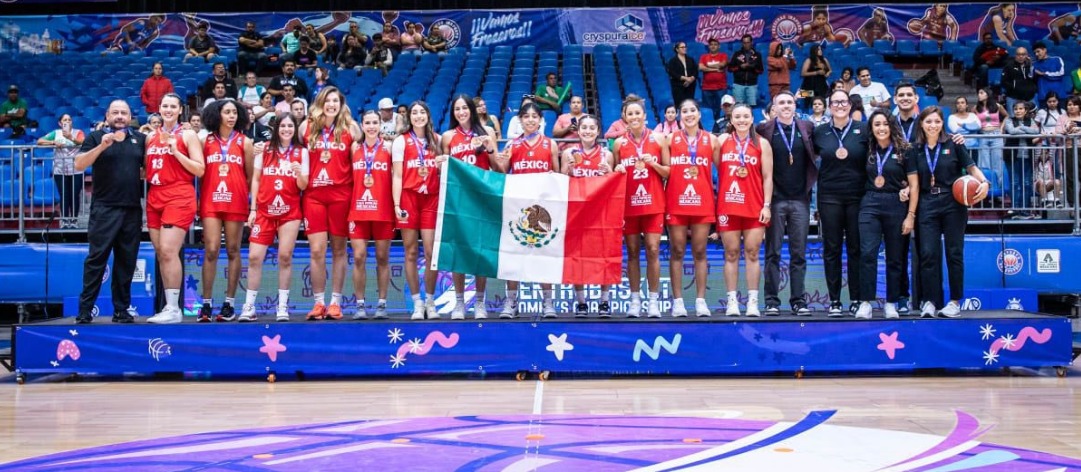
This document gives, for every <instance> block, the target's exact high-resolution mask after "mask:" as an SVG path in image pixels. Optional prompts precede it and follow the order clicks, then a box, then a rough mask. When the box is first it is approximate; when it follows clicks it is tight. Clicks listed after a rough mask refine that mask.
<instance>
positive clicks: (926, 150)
mask: <svg viewBox="0 0 1081 472" xmlns="http://www.w3.org/2000/svg"><path fill="white" fill-rule="evenodd" d="M940 147H941V145H940V144H935V150H934V151H933V152H934V155H935V160H934V161H932V160H931V153H932V151H931V148H928V147H927V146H926V145H925V146H924V147H923V155H924V157H926V158H927V167H930V168H931V185H932V186H934V185H935V168H937V167H938V158H939V156H940V155H941V154H939V152H938V151H939V148H940Z"/></svg>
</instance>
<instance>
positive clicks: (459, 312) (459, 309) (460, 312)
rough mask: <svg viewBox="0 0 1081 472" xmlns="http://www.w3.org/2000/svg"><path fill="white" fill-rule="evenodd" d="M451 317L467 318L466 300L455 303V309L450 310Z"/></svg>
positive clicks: (455, 318) (457, 318)
mask: <svg viewBox="0 0 1081 472" xmlns="http://www.w3.org/2000/svg"><path fill="white" fill-rule="evenodd" d="M450 319H452V320H464V319H465V302H461V303H457V302H456V303H455V304H454V310H451V312H450Z"/></svg>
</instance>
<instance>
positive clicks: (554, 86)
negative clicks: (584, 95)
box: [533, 72, 571, 113]
mask: <svg viewBox="0 0 1081 472" xmlns="http://www.w3.org/2000/svg"><path fill="white" fill-rule="evenodd" d="M569 93H571V87H570V85H562V86H561V85H559V77H557V76H556V74H555V72H549V73H548V75H546V76H544V83H543V84H541V85H538V86H537V90H536V91H535V92H533V102H534V103H536V104H537V107H538V108H540V109H541V110H542V111H543V110H549V111H554V112H557V113H558V112H561V111H563V101H564V100H566V99H567V94H569Z"/></svg>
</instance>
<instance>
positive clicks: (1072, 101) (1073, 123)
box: [1055, 95, 1081, 204]
mask: <svg viewBox="0 0 1081 472" xmlns="http://www.w3.org/2000/svg"><path fill="white" fill-rule="evenodd" d="M1055 134H1060V135H1063V136H1068V137H1069V139H1067V140H1066V162H1065V163H1064V165H1063V168H1065V169H1066V179H1065V180H1066V192H1065V193H1066V195H1068V196H1070V198H1073V193H1074V191H1075V190H1074V186H1075V185H1076V184H1075V183H1074V179H1076V178H1077V177H1076V176H1075V174H1074V166H1075V165H1077V164H1075V161H1076V160H1077V152H1078V150H1077V147H1078V146H1081V96H1077V95H1073V96H1071V97H1069V98H1067V99H1066V114H1065V115H1064V116H1063V117H1062V118H1061V119H1059V122H1058V127H1057V128H1056V129H1055ZM1075 204H1076V202H1075Z"/></svg>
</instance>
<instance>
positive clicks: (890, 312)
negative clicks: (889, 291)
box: [882, 303, 901, 319]
mask: <svg viewBox="0 0 1081 472" xmlns="http://www.w3.org/2000/svg"><path fill="white" fill-rule="evenodd" d="M882 311H883V312H884V313H885V314H886V318H887V319H894V318H900V317H901V314H900V313H898V312H897V304H896V303H887V304H886V308H884V309H883V310H882Z"/></svg>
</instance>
